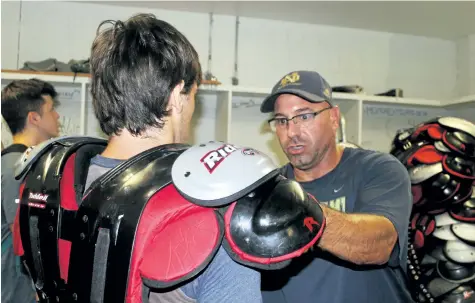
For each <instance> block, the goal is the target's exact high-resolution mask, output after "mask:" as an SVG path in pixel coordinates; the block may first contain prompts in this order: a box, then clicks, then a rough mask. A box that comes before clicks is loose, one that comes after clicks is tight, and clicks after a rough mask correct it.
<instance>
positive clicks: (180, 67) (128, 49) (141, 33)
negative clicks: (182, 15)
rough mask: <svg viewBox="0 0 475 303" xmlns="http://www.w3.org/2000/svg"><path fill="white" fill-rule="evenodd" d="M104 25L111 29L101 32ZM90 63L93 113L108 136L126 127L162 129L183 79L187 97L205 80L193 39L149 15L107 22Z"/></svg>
mask: <svg viewBox="0 0 475 303" xmlns="http://www.w3.org/2000/svg"><path fill="white" fill-rule="evenodd" d="M104 24H111V25H112V27H110V28H107V29H105V30H103V31H100V30H101V27H102V26H103V25H104ZM90 65H91V78H92V79H91V93H92V98H93V101H92V102H93V106H94V113H95V115H96V117H97V119H98V120H99V123H100V126H101V129H102V131H103V132H104V133H105V134H107V135H109V136H110V135H112V134H115V135H119V133H120V131H121V130H122V129H124V128H125V129H127V130H128V131H129V132H130V133H131V134H133V135H140V134H142V133H143V132H144V131H145V130H146V129H147V128H150V127H157V128H161V127H163V118H164V117H166V116H167V115H169V112H168V111H167V105H168V99H169V96H170V94H171V92H172V90H173V89H174V88H175V87H176V85H178V84H179V83H180V82H181V81H184V89H183V91H182V93H183V94H189V93H190V91H191V88H192V86H193V84H194V83H196V84H197V85H199V83H200V81H201V65H200V62H199V58H198V54H197V52H196V50H195V49H194V47H193V46H192V45H191V43H190V42H189V41H188V39H187V38H186V37H185V36H184V35H183V34H182V33H181V32H179V31H178V30H177V29H176V28H175V27H173V26H172V25H170V24H169V23H167V22H165V21H162V20H159V19H157V18H156V17H155V16H154V15H150V14H139V15H136V16H134V17H132V18H130V19H128V20H127V21H125V22H122V21H111V20H107V21H104V22H102V23H101V24H100V25H99V27H98V34H97V37H96V39H95V40H94V42H93V44H92V49H91V58H90Z"/></svg>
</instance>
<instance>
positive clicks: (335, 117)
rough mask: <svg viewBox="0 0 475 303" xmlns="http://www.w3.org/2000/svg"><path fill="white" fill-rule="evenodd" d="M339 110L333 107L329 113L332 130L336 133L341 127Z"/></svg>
mask: <svg viewBox="0 0 475 303" xmlns="http://www.w3.org/2000/svg"><path fill="white" fill-rule="evenodd" d="M340 115H341V113H340V108H339V107H338V106H337V105H335V107H334V108H333V110H332V113H331V117H332V125H333V129H334V130H335V131H336V130H338V128H340V127H341V125H340Z"/></svg>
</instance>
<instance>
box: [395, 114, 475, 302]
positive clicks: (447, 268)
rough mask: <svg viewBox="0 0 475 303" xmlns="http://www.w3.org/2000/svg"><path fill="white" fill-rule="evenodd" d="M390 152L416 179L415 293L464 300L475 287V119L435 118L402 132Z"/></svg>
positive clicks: (427, 298)
mask: <svg viewBox="0 0 475 303" xmlns="http://www.w3.org/2000/svg"><path fill="white" fill-rule="evenodd" d="M390 153H391V154H392V155H393V156H395V157H396V158H397V159H398V160H399V161H400V162H401V163H402V164H403V165H404V166H405V167H406V169H407V171H408V174H409V177H410V179H411V184H412V194H413V209H412V214H411V223H410V225H409V249H408V264H407V266H408V273H409V278H410V288H411V292H412V295H413V298H414V300H415V301H416V302H421V303H422V302H441V301H443V302H464V301H457V300H459V299H463V298H464V294H465V295H467V294H469V293H474V290H475V288H474V287H475V283H474V282H475V193H474V190H475V124H473V123H471V122H469V121H466V120H463V119H460V118H455V117H437V118H434V119H431V120H429V121H426V122H424V123H421V124H419V125H417V126H416V127H413V128H408V129H402V130H400V131H398V132H397V133H396V135H395V137H394V139H393V142H392V146H391V152H390ZM467 283H468V284H467ZM442 290H443V291H442ZM464 292H465V293H464ZM460 296H462V297H460ZM474 296H475V295H474ZM451 300H456V301H451Z"/></svg>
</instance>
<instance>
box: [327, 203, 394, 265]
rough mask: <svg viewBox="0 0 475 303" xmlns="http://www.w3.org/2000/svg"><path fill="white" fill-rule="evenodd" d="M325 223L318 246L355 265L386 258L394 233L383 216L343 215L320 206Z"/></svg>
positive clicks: (382, 262) (390, 224)
mask: <svg viewBox="0 0 475 303" xmlns="http://www.w3.org/2000/svg"><path fill="white" fill-rule="evenodd" d="M322 208H323V211H324V213H325V217H326V222H327V225H326V227H325V231H324V232H323V235H322V238H321V239H320V242H319V247H320V248H322V249H323V250H326V251H328V252H330V253H332V254H333V255H335V256H337V257H339V258H341V259H343V260H347V261H350V262H353V263H356V264H384V263H386V262H387V261H388V259H389V256H390V255H391V251H392V249H393V247H394V244H395V243H396V240H397V232H396V230H395V228H394V226H393V224H392V223H391V221H389V220H388V219H387V218H385V217H383V216H378V215H370V214H345V213H341V212H338V211H336V210H333V209H330V208H329V207H327V206H325V205H322Z"/></svg>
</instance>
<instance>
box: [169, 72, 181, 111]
mask: <svg viewBox="0 0 475 303" xmlns="http://www.w3.org/2000/svg"><path fill="white" fill-rule="evenodd" d="M184 87H185V81H183V80H182V81H181V82H180V83H178V84H177V85H176V86H175V87H174V88H173V90H172V93H171V94H170V99H169V100H168V110H171V111H172V112H173V111H175V112H176V113H181V112H182V111H183V105H184V104H183V100H184V98H183V96H182V94H181V92H182V91H183V88H184Z"/></svg>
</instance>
